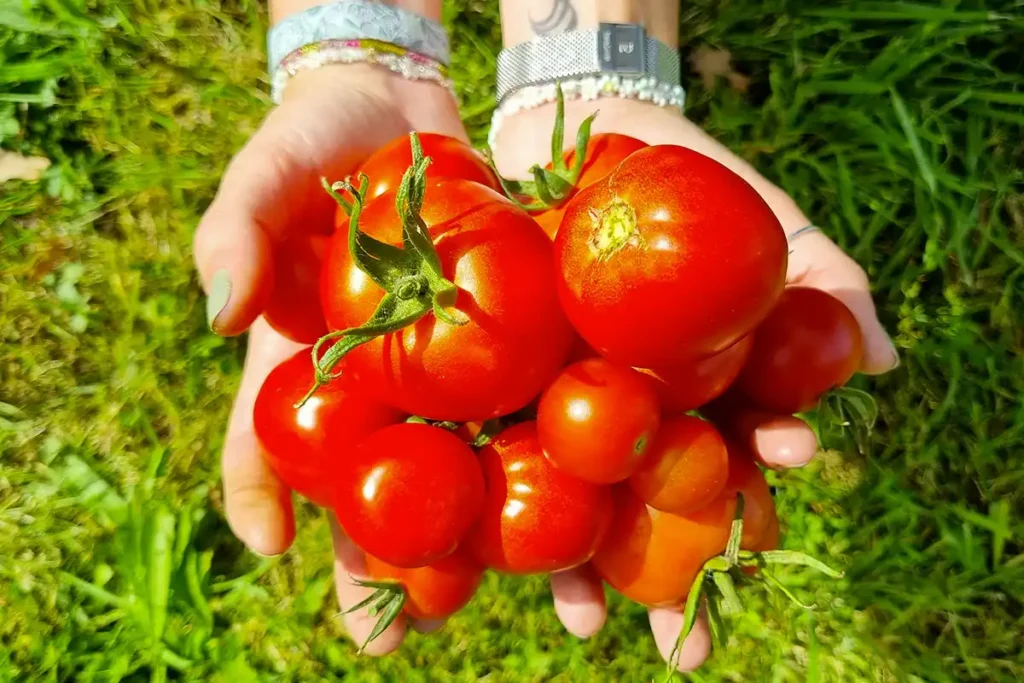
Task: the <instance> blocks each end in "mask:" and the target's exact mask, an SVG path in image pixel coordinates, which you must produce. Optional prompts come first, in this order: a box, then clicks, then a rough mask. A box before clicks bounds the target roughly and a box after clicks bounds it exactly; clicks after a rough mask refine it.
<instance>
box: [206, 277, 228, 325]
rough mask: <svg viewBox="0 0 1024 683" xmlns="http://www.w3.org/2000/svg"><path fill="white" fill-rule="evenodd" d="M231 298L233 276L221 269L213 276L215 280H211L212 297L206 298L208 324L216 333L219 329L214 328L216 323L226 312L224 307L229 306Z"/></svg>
mask: <svg viewBox="0 0 1024 683" xmlns="http://www.w3.org/2000/svg"><path fill="white" fill-rule="evenodd" d="M230 298H231V274H230V273H229V272H228V271H227V270H226V269H224V268H221V269H220V270H218V271H217V272H216V273H214V274H213V279H212V280H210V295H209V296H208V297H206V324H207V326H208V327H209V328H210V329H211V330H213V331H214V332H216V331H217V329H216V328H215V327H214V322H216V320H217V316H218V315H220V312H221V311H223V310H224V307H225V306H227V305H228V299H230Z"/></svg>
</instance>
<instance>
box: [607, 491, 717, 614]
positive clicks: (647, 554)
mask: <svg viewBox="0 0 1024 683" xmlns="http://www.w3.org/2000/svg"><path fill="white" fill-rule="evenodd" d="M731 526H732V513H731V510H730V509H729V508H728V506H727V505H725V503H724V500H723V501H719V502H716V503H713V504H712V505H710V506H709V507H707V508H705V509H704V510H701V511H700V512H698V513H693V514H690V515H685V516H680V515H673V514H669V513H667V512H661V511H659V510H655V509H654V508H652V507H650V506H648V505H645V504H644V502H643V501H642V500H640V499H639V498H638V497H637V496H636V494H635V493H633V490H632V489H631V488H630V487H628V486H618V487H616V489H615V516H614V518H613V521H612V525H611V527H610V528H609V529H608V533H607V534H605V538H604V541H603V542H602V543H601V546H600V547H599V548H598V550H597V553H596V554H595V555H594V559H593V560H591V564H592V565H593V566H594V568H595V569H596V570H597V573H598V574H599V575H600V576H601V578H602V579H604V580H605V581H606V582H607V583H608V584H609V585H611V586H612V587H613V588H614V589H615V590H617V591H619V592H620V593H622V594H623V595H625V596H626V597H627V598H629V599H630V600H634V601H635V602H639V603H641V604H644V605H647V606H649V607H677V606H679V605H681V604H682V603H683V602H684V601H685V600H686V596H687V594H688V593H689V592H690V586H691V584H692V583H693V580H694V579H695V578H697V574H698V572H700V570H701V567H703V566H704V563H705V562H706V561H707V560H709V559H711V558H712V557H715V556H716V555H720V554H721V553H722V552H723V551H724V550H725V546H726V544H727V543H728V541H729V529H730V527H731Z"/></svg>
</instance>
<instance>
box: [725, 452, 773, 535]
mask: <svg viewBox="0 0 1024 683" xmlns="http://www.w3.org/2000/svg"><path fill="white" fill-rule="evenodd" d="M726 448H727V449H728V451H729V477H728V479H727V480H726V483H725V488H724V489H723V491H722V495H721V496H720V498H719V501H718V503H719V504H725V505H726V506H727V507H728V509H729V516H730V518H732V517H733V516H735V513H736V494H737V493H741V494H742V495H743V538H742V539H741V541H740V547H741V548H742V549H743V550H761V549H763V548H761V547H760V546H761V544H762V543H765V542H768V541H769V538H768V536H769V534H770V533H771V526H772V521H773V520H774V521H775V524H776V526H777V525H778V517H777V516H776V511H775V501H774V500H773V498H772V490H771V487H770V486H768V481H767V480H766V479H765V478H764V472H763V471H762V470H761V468H760V467H759V466H758V465H757V463H756V462H755V461H754V456H753V455H752V454H751V453H750V451H749V450H748V449H747V448H746V447H744V446H742V445H740V444H739V443H738V442H736V441H734V440H732V439H730V440H728V441H727V442H726ZM775 533H776V535H777V533H778V530H777V529H776V531H775ZM775 542H776V543H778V540H777V539H776V541H775Z"/></svg>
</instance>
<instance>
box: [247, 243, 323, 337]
mask: <svg viewBox="0 0 1024 683" xmlns="http://www.w3.org/2000/svg"><path fill="white" fill-rule="evenodd" d="M327 240H328V237H327V236H326V235H299V236H295V237H292V238H290V239H287V240H285V241H284V242H283V243H281V244H279V245H278V246H277V247H276V249H275V251H274V288H273V289H272V290H271V293H270V299H269V300H268V301H267V305H266V308H264V309H263V317H264V318H266V320H267V322H268V323H269V324H270V326H271V327H273V328H274V329H275V330H277V331H278V332H279V333H280V334H281V335H283V336H285V337H287V338H288V339H291V340H292V341H296V342H299V343H300V344H312V343H314V342H315V341H316V340H317V339H319V338H320V337H322V336H324V335H325V334H327V323H326V322H324V313H323V309H322V308H321V307H320V266H321V264H322V263H323V260H324V252H325V251H327Z"/></svg>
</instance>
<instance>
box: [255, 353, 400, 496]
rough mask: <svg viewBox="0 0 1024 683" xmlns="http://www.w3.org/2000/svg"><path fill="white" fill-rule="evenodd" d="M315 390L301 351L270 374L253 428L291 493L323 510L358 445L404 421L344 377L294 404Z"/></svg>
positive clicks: (305, 355)
mask: <svg viewBox="0 0 1024 683" xmlns="http://www.w3.org/2000/svg"><path fill="white" fill-rule="evenodd" d="M311 386H313V359H312V357H311V355H310V351H309V349H303V350H302V351H299V352H298V353H296V354H295V355H294V356H292V357H291V358H289V359H288V360H286V361H284V362H283V363H281V364H280V365H278V366H277V367H276V368H274V369H273V370H271V372H270V374H269V375H268V376H267V379H266V380H264V382H263V386H262V387H261V388H260V391H259V393H258V394H257V395H256V405H255V408H254V409H253V423H254V425H255V428H256V436H257V437H258V438H259V440H260V443H261V444H262V446H263V452H264V454H265V456H266V458H267V460H268V462H269V463H270V466H271V467H272V468H273V469H274V471H275V472H276V473H277V475H278V476H279V477H280V478H281V481H283V482H284V483H285V484H286V485H287V486H288V487H289V488H290V489H292V490H293V491H295V492H297V493H299V494H301V495H302V496H304V497H305V498H307V499H309V500H310V501H312V502H314V503H316V504H317V505H320V506H322V507H328V506H329V505H330V504H331V501H332V498H333V494H334V485H335V484H336V483H337V481H338V476H339V475H338V471H339V468H340V467H342V466H343V464H344V463H345V461H346V459H347V458H348V457H349V455H350V453H351V452H352V450H353V449H355V447H356V445H357V444H358V443H359V442H360V441H362V440H363V439H364V438H365V437H367V436H369V435H370V434H371V433H373V432H375V431H376V430H378V429H381V428H383V427H387V426H388V425H392V424H396V423H398V422H401V421H402V420H403V419H405V415H404V414H403V413H401V412H400V411H398V410H396V409H395V408H392V407H391V406H388V405H386V404H384V403H381V402H379V401H376V400H374V399H371V398H369V397H366V396H364V395H362V394H360V393H359V392H357V391H355V390H354V388H353V387H352V386H351V384H350V383H349V382H347V381H346V380H345V379H344V378H341V379H338V380H335V381H333V382H331V383H329V384H327V385H325V386H323V387H321V388H320V390H319V391H317V393H316V395H314V396H313V397H312V398H310V399H309V400H308V401H307V402H306V403H305V405H303V406H302V407H301V408H295V404H296V403H297V402H298V401H299V399H301V398H302V397H303V396H305V395H306V392H307V391H309V388H310V387H311Z"/></svg>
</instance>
